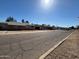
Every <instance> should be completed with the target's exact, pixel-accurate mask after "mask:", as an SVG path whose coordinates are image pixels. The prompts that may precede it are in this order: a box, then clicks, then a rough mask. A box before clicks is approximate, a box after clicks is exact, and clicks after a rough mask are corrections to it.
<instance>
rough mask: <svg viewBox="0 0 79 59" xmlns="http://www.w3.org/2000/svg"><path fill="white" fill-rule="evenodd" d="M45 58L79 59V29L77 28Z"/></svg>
mask: <svg viewBox="0 0 79 59" xmlns="http://www.w3.org/2000/svg"><path fill="white" fill-rule="evenodd" d="M45 59H79V30H76V31H75V32H74V33H73V34H72V35H71V36H70V37H69V38H68V39H67V40H65V41H64V42H63V43H62V44H61V45H59V46H58V47H57V48H56V49H55V50H54V51H52V52H51V53H50V54H49V55H48V56H47V57H46V58H45Z"/></svg>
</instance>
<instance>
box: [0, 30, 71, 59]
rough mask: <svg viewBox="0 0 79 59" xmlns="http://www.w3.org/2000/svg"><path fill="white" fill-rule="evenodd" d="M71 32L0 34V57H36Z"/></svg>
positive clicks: (10, 58) (29, 58)
mask: <svg viewBox="0 0 79 59" xmlns="http://www.w3.org/2000/svg"><path fill="white" fill-rule="evenodd" d="M71 32H72V31H64V30H56V31H47V32H37V33H22V34H12V35H10V34H9V35H0V59H38V58H39V57H40V56H41V55H42V54H44V53H45V52H46V51H48V50H49V49H50V48H51V47H53V46H54V45H56V44H57V43H58V42H59V41H61V40H62V39H64V38H65V37H67V36H68V35H69V34H70V33H71ZM0 34H1V33H0Z"/></svg>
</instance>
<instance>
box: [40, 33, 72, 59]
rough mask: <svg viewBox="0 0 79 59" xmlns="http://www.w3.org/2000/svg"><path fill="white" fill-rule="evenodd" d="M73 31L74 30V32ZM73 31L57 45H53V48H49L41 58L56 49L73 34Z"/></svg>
mask: <svg viewBox="0 0 79 59" xmlns="http://www.w3.org/2000/svg"><path fill="white" fill-rule="evenodd" d="M72 33H73V32H72ZM72 33H71V34H70V35H68V36H67V37H66V38H64V39H63V40H61V41H60V42H59V43H58V44H56V45H55V46H53V47H52V48H51V49H49V50H48V51H47V52H46V53H44V54H43V55H41V56H40V57H39V59H44V58H45V57H46V56H47V55H49V54H50V53H51V52H52V51H53V50H54V49H56V48H57V47H58V46H59V45H60V44H62V43H63V42H64V41H65V40H66V39H67V38H68V37H69V36H71V35H72Z"/></svg>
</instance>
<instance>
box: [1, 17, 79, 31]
mask: <svg viewBox="0 0 79 59" xmlns="http://www.w3.org/2000/svg"><path fill="white" fill-rule="evenodd" d="M72 29H79V25H77V26H76V27H75V26H71V27H60V26H55V25H49V24H34V23H31V22H29V21H28V20H25V19H22V20H21V22H18V21H17V20H16V19H15V18H13V17H11V16H9V17H7V19H6V20H5V22H0V30H72Z"/></svg>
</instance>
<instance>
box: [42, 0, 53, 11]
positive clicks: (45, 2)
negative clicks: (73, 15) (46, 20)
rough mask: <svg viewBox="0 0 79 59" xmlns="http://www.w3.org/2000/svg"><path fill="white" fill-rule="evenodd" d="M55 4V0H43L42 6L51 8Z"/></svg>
mask: <svg viewBox="0 0 79 59" xmlns="http://www.w3.org/2000/svg"><path fill="white" fill-rule="evenodd" d="M52 4H53V0H41V7H42V8H43V9H49V8H50V7H51V6H52Z"/></svg>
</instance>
